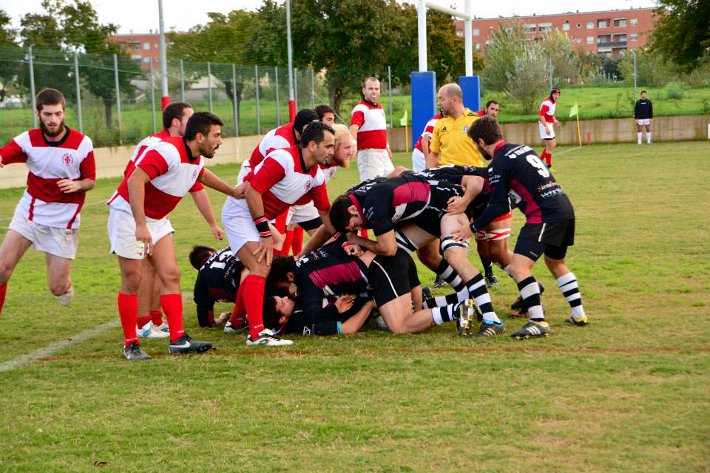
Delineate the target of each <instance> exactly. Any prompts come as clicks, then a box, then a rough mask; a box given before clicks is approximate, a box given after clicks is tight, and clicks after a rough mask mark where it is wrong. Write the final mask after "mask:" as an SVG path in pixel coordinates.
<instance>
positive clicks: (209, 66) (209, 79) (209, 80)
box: [207, 62, 212, 113]
mask: <svg viewBox="0 0 710 473" xmlns="http://www.w3.org/2000/svg"><path fill="white" fill-rule="evenodd" d="M207 99H208V100H209V107H208V108H207V110H209V112H210V113H212V64H210V63H209V62H208V63H207Z"/></svg>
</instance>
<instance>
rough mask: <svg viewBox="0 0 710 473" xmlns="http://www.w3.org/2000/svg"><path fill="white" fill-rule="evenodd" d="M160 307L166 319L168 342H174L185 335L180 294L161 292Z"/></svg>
mask: <svg viewBox="0 0 710 473" xmlns="http://www.w3.org/2000/svg"><path fill="white" fill-rule="evenodd" d="M160 307H162V308H163V312H165V318H166V319H168V328H169V329H170V342H174V341H175V340H177V339H178V338H180V337H182V336H183V335H185V330H184V329H183V328H182V294H161V296H160Z"/></svg>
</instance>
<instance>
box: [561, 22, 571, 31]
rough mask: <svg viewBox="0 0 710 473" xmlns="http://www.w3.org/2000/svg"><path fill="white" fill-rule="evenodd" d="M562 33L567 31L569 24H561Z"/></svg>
mask: <svg viewBox="0 0 710 473" xmlns="http://www.w3.org/2000/svg"><path fill="white" fill-rule="evenodd" d="M562 31H569V23H567V22H565V23H563V24H562Z"/></svg>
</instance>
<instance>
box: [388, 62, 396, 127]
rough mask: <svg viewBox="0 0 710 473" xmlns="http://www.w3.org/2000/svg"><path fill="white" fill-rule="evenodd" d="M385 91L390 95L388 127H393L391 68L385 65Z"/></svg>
mask: <svg viewBox="0 0 710 473" xmlns="http://www.w3.org/2000/svg"><path fill="white" fill-rule="evenodd" d="M387 92H388V93H389V96H390V128H394V114H393V113H394V112H393V111H392V68H391V67H390V66H387Z"/></svg>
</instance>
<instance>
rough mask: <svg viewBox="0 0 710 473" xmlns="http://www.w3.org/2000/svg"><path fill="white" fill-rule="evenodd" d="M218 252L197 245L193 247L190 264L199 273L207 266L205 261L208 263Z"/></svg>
mask: <svg viewBox="0 0 710 473" xmlns="http://www.w3.org/2000/svg"><path fill="white" fill-rule="evenodd" d="M216 252H217V250H215V249H214V248H210V247H209V246H200V245H195V246H193V247H192V251H191V252H190V264H191V265H192V267H193V268H195V269H197V270H198V271H199V269H200V268H201V267H202V265H204V264H205V261H207V260H208V259H209V258H210V256H212V255H213V254H215V253H216Z"/></svg>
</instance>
